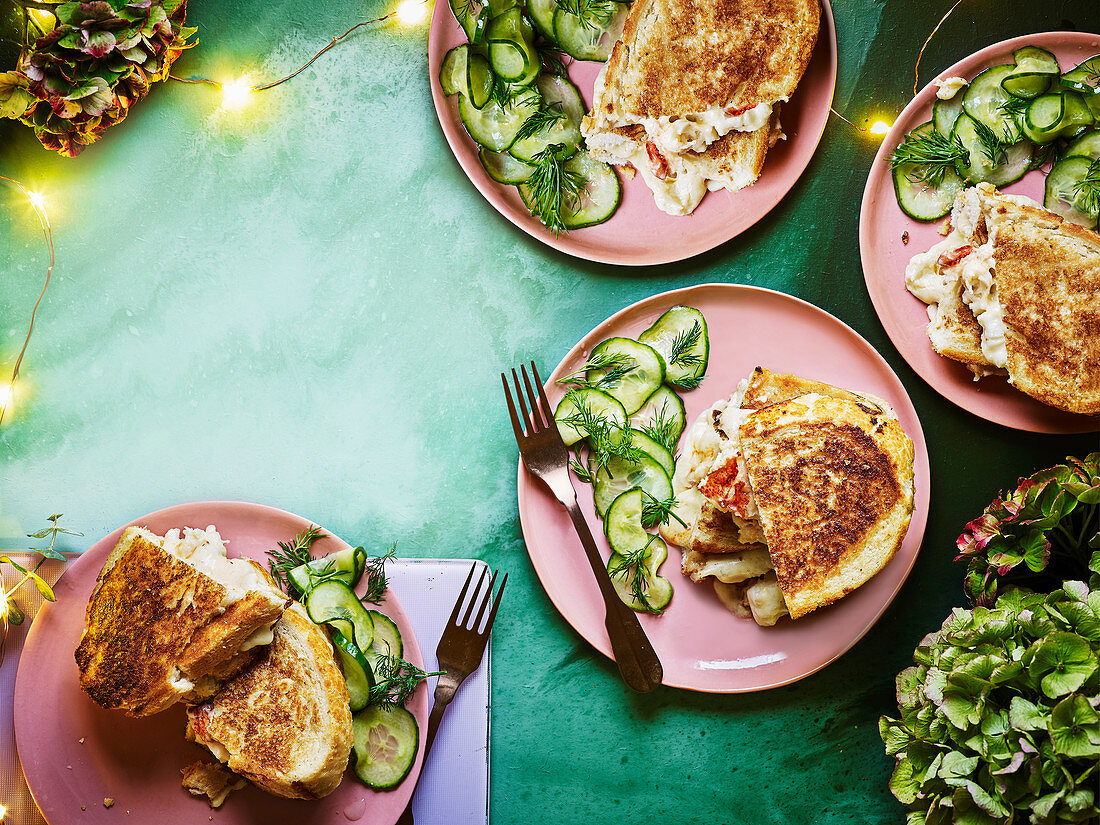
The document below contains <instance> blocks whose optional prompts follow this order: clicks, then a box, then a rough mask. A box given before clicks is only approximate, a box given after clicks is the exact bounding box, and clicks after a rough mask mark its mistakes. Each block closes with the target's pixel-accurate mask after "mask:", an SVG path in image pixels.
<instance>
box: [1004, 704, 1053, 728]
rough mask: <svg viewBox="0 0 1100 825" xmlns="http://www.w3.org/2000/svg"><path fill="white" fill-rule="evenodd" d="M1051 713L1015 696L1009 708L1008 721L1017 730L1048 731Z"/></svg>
mask: <svg viewBox="0 0 1100 825" xmlns="http://www.w3.org/2000/svg"><path fill="white" fill-rule="evenodd" d="M1049 718H1050V714H1049V711H1048V710H1047V709H1046V708H1041V707H1039V706H1038V705H1036V704H1034V703H1033V702H1029V701H1028V700H1027V699H1025V698H1024V697H1022V696H1013V697H1012V702H1011V703H1010V704H1009V706H1008V720H1009V723H1010V724H1011V725H1012V727H1014V728H1016V729H1017V730H1046V729H1047V720H1048V719H1049Z"/></svg>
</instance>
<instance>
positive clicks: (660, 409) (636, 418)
mask: <svg viewBox="0 0 1100 825" xmlns="http://www.w3.org/2000/svg"><path fill="white" fill-rule="evenodd" d="M662 421H663V422H664V423H665V424H666V425H667V426H669V427H670V428H671V432H672V433H673V435H672V440H673V441H674V442H675V441H679V440H680V435H681V434H682V433H683V432H684V427H685V426H686V425H687V413H686V412H685V410H684V402H683V401H682V400H681V399H680V396H678V395H677V394H676V393H674V392H673V391H672V390H670V389H669V388H668V387H658V388H657V389H656V390H655V391H654V392H653V395H651V396H649V398H647V399H646V400H645V403H644V404H642V408H641V409H640V410H638V412H636V413H634V415H632V416H631V417H630V426H631V427H635V428H637V429H639V430H640V429H642V428H643V427H651V426H654V425H656V424H657V423H660V422H662Z"/></svg>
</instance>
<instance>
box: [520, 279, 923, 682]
mask: <svg viewBox="0 0 1100 825" xmlns="http://www.w3.org/2000/svg"><path fill="white" fill-rule="evenodd" d="M678 304H683V305H686V306H693V307H697V308H698V309H699V310H701V311H702V313H703V315H704V316H706V319H707V326H708V328H709V331H710V363H709V366H708V368H707V379H706V380H705V381H704V382H703V384H702V386H701V387H700V388H699V389H697V390H694V391H692V392H688V393H684V395H683V396H682V397H683V400H684V404H685V405H686V407H687V421H688V426H689V427H690V426H691V422H693V421H694V420H695V418H696V417H697V416H698V415H699V414H700V413H702V412H703V411H704V410H705V409H707V408H708V407H709V406H710V405H711V404H712V403H714V401H715V400H716V399H718V398H719V397H725V396H728V395H729V394H730V393H731V392H733V390H734V389H735V388H736V386H737V382H738V381H739V380H741V379H742V378H744V377H746V376H748V375H749V373H750V372H751V371H752V370H753V368H754V367H756V366H765V367H768V368H769V369H772V370H775V371H776V372H789V373H796V374H798V375H802V376H805V377H807V378H814V379H817V380H820V381H826V382H829V383H832V384H837V385H839V386H842V387H850V388H852V389H854V390H860V391H864V392H869V393H872V394H874V395H878V396H880V397H882V398H885V399H887V400H888V401H889V402H890V403H891V404H892V405H893V407H894V409H895V410H896V411H897V414H898V418H899V419H900V421H901V424H902V426H903V427H904V428H905V431H906V432H907V433H908V434H909V436H910V437H911V438H912V439H913V444H914V447H915V448H916V461H915V465H914V471H915V483H916V509H915V511H914V513H913V519H912V522H911V523H910V525H909V532H908V533H907V534H906V536H905V541H904V542H903V543H902V546H901V550H900V551H899V552H898V554H897V555H896V556H895V557H894V558H893V559H892V560H891V561H890V562H889V563H888V564H887V565H886V567H885V568H884V569H883V570H882V571H881V572H880V573H879V574H878V575H877V576H875V577H874V578H873V579H871V580H870V581H869V582H867V584H865V585H864V586H863V587H861V588H859V589H858V590H856V591H855V592H854V593H852V594H851V595H849V596H847V597H845V598H844V599H842V600H841V601H840V602H838V603H836V604H834V605H831V606H830V607H827V608H824V609H822V610H819V611H817V612H815V613H811V614H810V615H809V616H807V617H805V618H803V619H799V620H798V621H797V622H792V621H790V620H789V619H783V620H780V622H779V624H777V625H776V626H775V627H760V626H758V625H757V624H755V623H754V622H753V621H752V620H751V619H739V618H737V617H736V616H734V615H733V614H731V613H730V612H729V611H727V610H726V609H725V608H724V607H722V605H721V604H720V603H719V601H718V597H717V596H716V595H715V593H714V590H713V588H712V587H711V586H710V585H709V584H695V583H693V582H692V581H691V580H689V579H687V578H686V577H684V576H683V575H682V574H681V573H680V551H679V548H677V547H676V546H674V545H670V546H669V554H668V559H667V561H665V563H664V565H663V566H662V568H661V574H662V575H663V576H665V577H666V578H668V579H669V581H671V582H672V585H673V589H674V594H673V597H672V603H671V604H670V605H669V607H668V609H667V610H666V611H665V613H664V615H662V616H648V615H642V616H641V622H642V627H644V628H645V631H646V633H647V634H648V636H649V638H650V640H651V641H652V642H653V646H654V648H655V649H656V650H657V655H658V656H659V657H660V659H661V662H662V664H663V665H664V684H666V685H671V686H672V687H681V688H688V689H690V690H699V691H704V692H707V693H742V692H747V691H755V690H766V689H768V688H773V687H779V686H780V685H785V684H788V683H790V682H794V681H796V680H798V679H801V678H802V677H804V676H808V675H809V674H811V673H813V672H815V671H817V670H819V669H820V668H823V667H825V665H827V664H829V662H831V661H833V660H834V659H836V658H837V657H838V656H840V655H841V654H842V653H844V652H845V651H846V650H848V649H849V648H850V647H851V646H852V645H854V644H855V643H856V642H857V641H858V640H859V639H860V638H861V637H862V636H863V634H864V633H866V632H867V631H868V630H869V629H870V627H871V625H873V624H874V623H875V620H877V619H878V617H879V616H881V615H882V612H883V611H884V610H886V607H887V605H889V604H890V602H891V600H893V598H894V596H895V595H896V594H897V592H898V590H899V589H900V588H901V585H902V582H904V581H905V577H906V576H907V575H908V574H909V570H910V569H911V568H912V566H913V563H914V562H915V561H916V558H917V551H918V550H919V549H920V544H921V539H922V538H923V536H924V526H925V522H926V521H927V518H928V490H929V471H928V451H927V448H926V446H925V443H924V433H923V432H922V431H921V426H920V421H919V420H918V419H917V413H916V410H914V409H913V404H912V402H911V401H910V400H909V396H908V395H906V393H905V388H904V387H903V386H902V385H901V381H899V380H898V377H897V376H896V375H894V373H893V371H892V370H891V369H890V366H889V365H888V364H887V363H886V361H884V360H883V358H882V356H880V355H879V354H878V353H877V352H875V350H874V349H873V348H872V347H871V345H870V344H868V343H867V342H866V341H864V340H863V339H862V338H861V337H860V336H859V335H858V334H857V333H856V332H855V331H854V330H853V329H852V328H851V327H848V326H846V325H845V324H843V323H842V322H840V321H838V320H837V319H836V318H834V317H833V316H831V315H829V314H828V313H827V312H825V311H823V310H820V309H818V308H817V307H815V306H813V305H812V304H808V303H806V302H805V301H801V300H799V299H797V298H792V297H791V296H789V295H784V294H783V293H781V292H772V291H771V290H767V289H759V288H757V287H749V286H735V285H731V284H705V285H703V286H696V287H691V288H689V289H680V290H675V291H673V292H665V293H662V294H660V295H655V296H653V297H652V298H647V299H645V300H644V301H640V302H638V303H636V304H634V305H632V306H629V307H627V308H626V309H624V310H622V311H621V312H619V313H616V314H615V315H613V316H611V318H609V319H608V320H606V321H604V322H603V323H602V324H600V325H599V326H598V327H596V328H595V329H594V330H592V332H590V333H588V335H586V336H585V337H584V339H583V340H582V341H581V342H580V343H579V344H577V345H576V346H575V347H573V349H572V350H570V352H569V354H568V355H566V356H565V358H564V359H563V360H562V362H561V363H560V364H558V366H557V369H555V370H554V372H553V373H552V374H551V376H550V379H549V382H548V384H547V387H548V392H549V394H550V397H551V402H552V403H557V400H558V399H559V398H560V397H561V396H562V395H563V392H562V389H561V388H560V387H559V386H557V385H556V384H555V383H554V382H555V381H556V380H557V379H558V378H560V377H562V376H563V375H567V374H569V373H571V372H573V371H574V370H576V369H579V368H580V367H581V366H582V365H583V364H584V361H585V358H586V357H587V355H588V353H589V352H591V350H592V348H593V347H594V346H596V344H598V343H599V342H600V341H603V340H604V339H605V338H609V337H611V336H615V335H623V336H627V337H635V336H637V335H638V334H639V333H640V332H642V331H643V330H644V329H646V328H647V327H648V326H649V325H650V324H652V323H653V322H654V321H655V320H656V319H657V318H658V317H660V315H661V313H663V312H665V311H666V310H667V309H670V308H671V307H674V306H676V305H678ZM575 486H576V487H577V488H578V495H577V497H578V499H579V500H580V502H581V508H582V509H583V510H584V513H585V517H586V518H587V519H588V523H589V525H590V526H591V527H592V528H593V533H594V534H595V535H596V540H597V543H598V544H599V546H600V549H601V551H602V552H603V554H604V558H605V559H606V558H607V557H608V556H609V555H610V552H611V551H610V548H608V546H607V542H606V540H605V539H604V537H603V533H602V530H601V523H600V520H599V518H598V517H597V516H596V514H595V511H594V509H593V506H592V493H591V488H590V487H589V486H587V485H585V484H581V483H576V484H575ZM519 515H520V523H521V525H522V527H523V538H524V541H525V542H526V543H527V552H528V554H529V555H530V556H531V562H532V564H533V565H534V567H535V572H536V573H537V574H538V577H539V579H540V580H541V581H542V585H543V587H544V588H545V589H546V593H547V595H549V596H550V600H551V601H552V602H553V603H554V606H555V607H557V609H558V611H559V612H560V613H561V614H562V616H564V617H565V620H566V621H567V622H569V624H571V625H572V626H573V627H574V628H575V629H576V630H577V632H578V633H580V634H581V636H583V637H584V638H585V639H586V640H588V642H589V643H590V644H591V645H592V646H593V647H595V648H596V649H597V650H599V651H600V652H601V653H603V654H604V655H605V656H611V643H610V642H609V641H608V638H607V631H606V630H605V629H604V607H603V601H602V600H601V598H600V591H599V588H598V587H597V585H596V580H595V579H594V578H593V577H592V573H591V570H590V569H589V567H588V564H587V563H586V562H585V560H584V552H583V550H582V549H581V545H580V541H579V540H578V538H577V534H576V533H575V532H574V530H573V522H572V521H570V519H569V517H568V515H567V514H566V512H565V509H564V508H563V507H562V506H561V505H560V504H558V502H557V501H556V500H555V499H554V498H553V497H552V496H551V495H550V493H549V492H548V491H547V490H546V488H545V487H544V486H543V485H542V484H541V483H540V482H538V481H537V480H536V479H535V478H534V477H533V476H531V475H530V474H529V473H528V472H527V471H526V469H525V468H524V466H523V463H522V461H521V462H520V467H519Z"/></svg>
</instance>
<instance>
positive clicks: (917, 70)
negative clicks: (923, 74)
mask: <svg viewBox="0 0 1100 825" xmlns="http://www.w3.org/2000/svg"><path fill="white" fill-rule="evenodd" d="M962 2H963V0H955V5H953V6H952V7H951V8H949V9H948V10H947V14H945V15H944V16H943V17H942V18H940V22H939V23H937V24H936V28H934V29H932V33H931V34H930V35H928V39H927V40H925V41H924V45H923V46H921V47H920V51H919V52H918V53H917V63H916V65H915V66H913V97H916V96H917V87H918V86H919V85H920V59H921V58H922V57H924V50H925V49H927V48H928V44H929V43H931V42H932V38H933V37H935V36H936V32H938V31H939V30H940V26H942V25H943V24H944V23H946V22H947V18H948V17H950V16H951V13H952V12H953V11H955V9H957V8H958V7H959V6H961V5H962Z"/></svg>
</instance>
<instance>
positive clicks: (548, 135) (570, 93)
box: [508, 74, 585, 183]
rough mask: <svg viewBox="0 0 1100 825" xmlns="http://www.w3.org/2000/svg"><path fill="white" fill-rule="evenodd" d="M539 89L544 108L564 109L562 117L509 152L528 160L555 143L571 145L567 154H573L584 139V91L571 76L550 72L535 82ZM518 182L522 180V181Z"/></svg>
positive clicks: (514, 144) (526, 138)
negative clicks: (582, 93) (570, 78)
mask: <svg viewBox="0 0 1100 825" xmlns="http://www.w3.org/2000/svg"><path fill="white" fill-rule="evenodd" d="M535 88H537V89H538V90H539V95H541V97H542V108H543V109H547V110H550V111H560V112H561V114H562V119H560V120H558V121H556V122H555V123H554V124H553V125H552V126H550V127H548V128H546V127H544V128H543V129H541V130H540V131H539V132H538V133H537V134H535V135H532V136H531V137H525V138H520V139H519V140H517V141H516V142H515V143H513V144H512V148H511V149H509V150H508V151H509V152H511V153H512V156H513V157H516V158H518V159H519V160H521V161H525V162H528V163H530V162H531V161H533V160H534V159H535V155H537V154H538V153H539V152H541V151H542V150H543V149H545V148H546V147H547V146H551V145H553V144H561V145H562V146H565V147H567V149H566V151H565V152H563V155H568V154H572V153H573V152H574V151H576V148H577V147H578V146H579V145H580V142H581V118H583V117H584V113H585V107H584V100H583V99H582V98H581V93H580V92H578V91H577V87H576V86H574V85H573V84H572V83H570V82H569V80H568V79H567V78H564V77H555V76H554V75H548V74H544V75H539V79H538V80H537V81H535ZM551 107H553V108H551ZM518 182H519V183H522V181H518Z"/></svg>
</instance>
